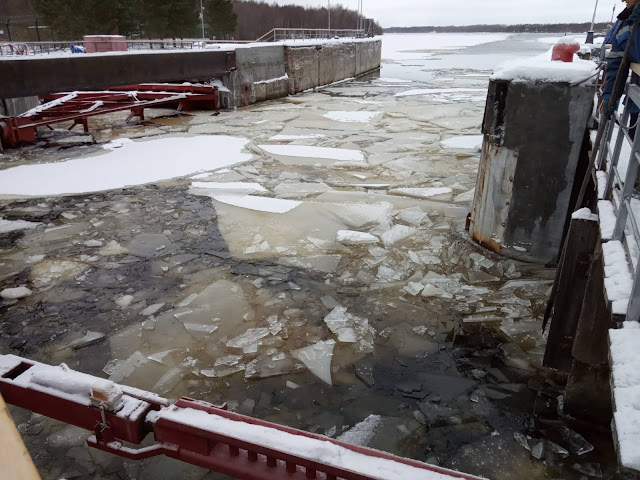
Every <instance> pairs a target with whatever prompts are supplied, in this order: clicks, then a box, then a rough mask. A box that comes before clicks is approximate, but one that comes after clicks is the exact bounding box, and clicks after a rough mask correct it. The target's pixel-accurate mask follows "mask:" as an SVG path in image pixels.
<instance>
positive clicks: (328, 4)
mask: <svg viewBox="0 0 640 480" xmlns="http://www.w3.org/2000/svg"><path fill="white" fill-rule="evenodd" d="M327 11H328V12H329V32H327V35H328V36H329V37H330V36H331V0H327Z"/></svg>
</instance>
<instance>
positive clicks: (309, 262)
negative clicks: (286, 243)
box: [279, 255, 342, 273]
mask: <svg viewBox="0 0 640 480" xmlns="http://www.w3.org/2000/svg"><path fill="white" fill-rule="evenodd" d="M341 261H342V255H314V256H312V257H286V258H281V259H280V260H279V263H281V264H283V265H289V266H292V267H299V268H305V269H309V270H315V271H318V272H322V273H333V272H335V271H336V270H337V269H338V265H340V262H341Z"/></svg>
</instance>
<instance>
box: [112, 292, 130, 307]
mask: <svg viewBox="0 0 640 480" xmlns="http://www.w3.org/2000/svg"><path fill="white" fill-rule="evenodd" d="M115 302H116V305H118V306H119V307H121V308H126V307H128V306H129V305H131V302H133V295H123V296H121V297H118V298H116V300H115Z"/></svg>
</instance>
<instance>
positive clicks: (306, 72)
mask: <svg viewBox="0 0 640 480" xmlns="http://www.w3.org/2000/svg"><path fill="white" fill-rule="evenodd" d="M381 51H382V42H381V41H380V40H372V41H370V42H353V43H341V44H328V45H318V46H314V47H285V58H286V64H287V74H288V75H289V93H291V94H295V93H300V92H303V91H305V90H309V89H311V88H316V87H319V86H323V85H329V84H331V83H335V82H339V81H341V80H345V79H347V78H352V77H357V76H359V75H362V74H364V73H367V72H370V71H373V70H377V69H379V68H380V58H381Z"/></svg>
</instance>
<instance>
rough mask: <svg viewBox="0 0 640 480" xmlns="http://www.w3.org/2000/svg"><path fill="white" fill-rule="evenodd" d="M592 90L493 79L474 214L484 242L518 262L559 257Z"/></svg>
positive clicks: (475, 230)
mask: <svg viewBox="0 0 640 480" xmlns="http://www.w3.org/2000/svg"><path fill="white" fill-rule="evenodd" d="M592 90H593V89H592V87H591V86H576V87H570V86H569V85H566V84H561V83H545V84H541V83H537V84H534V83H523V82H513V83H511V82H507V81H492V82H491V83H490V86H489V95H488V97H487V105H486V110H485V118H484V124H483V133H484V135H485V137H484V148H483V158H482V161H481V168H480V171H479V173H478V181H477V188H476V196H475V199H474V209H473V216H472V221H473V235H474V238H475V239H476V240H477V241H478V242H480V243H482V244H484V245H485V246H487V247H489V248H491V249H493V250H495V251H497V252H499V253H502V254H504V255H507V256H509V257H512V258H516V259H519V260H524V261H532V262H537V263H543V264H547V263H555V262H556V261H557V258H558V254H559V250H560V246H561V243H562V238H563V234H564V231H565V225H566V223H567V220H568V214H569V210H570V208H571V205H570V199H571V195H572V192H573V187H574V180H575V176H576V168H577V165H578V160H579V158H580V151H581V148H582V144H583V139H584V132H585V129H586V125H587V121H588V118H589V115H590V114H591V110H592V101H593V91H592Z"/></svg>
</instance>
